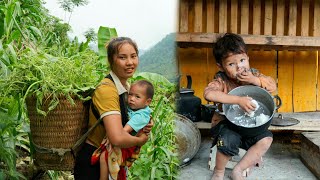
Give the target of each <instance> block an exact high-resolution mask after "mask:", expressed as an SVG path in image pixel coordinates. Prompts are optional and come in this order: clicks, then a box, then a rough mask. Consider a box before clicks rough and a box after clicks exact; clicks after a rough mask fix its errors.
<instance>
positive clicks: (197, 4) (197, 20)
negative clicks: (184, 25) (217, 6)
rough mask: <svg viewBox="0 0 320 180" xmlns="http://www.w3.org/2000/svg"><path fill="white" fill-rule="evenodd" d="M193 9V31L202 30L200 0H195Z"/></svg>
mask: <svg viewBox="0 0 320 180" xmlns="http://www.w3.org/2000/svg"><path fill="white" fill-rule="evenodd" d="M194 11H195V16H194V29H193V32H202V0H195V4H194Z"/></svg>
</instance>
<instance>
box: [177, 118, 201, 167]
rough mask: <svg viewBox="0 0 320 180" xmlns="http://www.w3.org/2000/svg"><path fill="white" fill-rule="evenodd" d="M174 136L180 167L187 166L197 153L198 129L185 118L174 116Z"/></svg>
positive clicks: (199, 137) (199, 136)
mask: <svg viewBox="0 0 320 180" xmlns="http://www.w3.org/2000/svg"><path fill="white" fill-rule="evenodd" d="M175 136H176V143H177V146H178V158H179V164H180V166H182V165H184V164H187V163H188V162H189V161H190V160H191V159H192V158H193V157H194V156H195V155H196V154H197V152H198V150H199V148H200V143H201V134H200V131H199V129H198V127H197V126H196V125H195V124H194V123H193V122H192V121H191V120H190V119H188V118H187V117H185V116H183V115H180V114H175Z"/></svg>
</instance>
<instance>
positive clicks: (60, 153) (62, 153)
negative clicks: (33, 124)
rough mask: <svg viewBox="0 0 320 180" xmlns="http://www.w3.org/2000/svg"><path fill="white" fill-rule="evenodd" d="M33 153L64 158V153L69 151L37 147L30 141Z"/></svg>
mask: <svg viewBox="0 0 320 180" xmlns="http://www.w3.org/2000/svg"><path fill="white" fill-rule="evenodd" d="M32 144H33V146H34V149H35V151H37V152H39V153H56V154H58V155H59V156H61V157H62V156H64V154H65V153H67V152H70V151H71V149H64V148H45V147H42V146H39V145H37V144H36V143H34V142H33V141H32Z"/></svg>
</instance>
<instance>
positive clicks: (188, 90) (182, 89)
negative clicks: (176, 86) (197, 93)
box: [180, 88, 194, 94]
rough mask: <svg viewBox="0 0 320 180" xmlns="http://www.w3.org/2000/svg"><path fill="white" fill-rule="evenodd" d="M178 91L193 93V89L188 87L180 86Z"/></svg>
mask: <svg viewBox="0 0 320 180" xmlns="http://www.w3.org/2000/svg"><path fill="white" fill-rule="evenodd" d="M180 93H182V94H184V93H194V90H192V89H188V88H181V89H180Z"/></svg>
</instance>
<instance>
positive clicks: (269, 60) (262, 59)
mask: <svg viewBox="0 0 320 180" xmlns="http://www.w3.org/2000/svg"><path fill="white" fill-rule="evenodd" d="M248 56H249V61H250V67H251V68H255V69H258V70H259V71H260V72H261V73H262V74H264V75H266V76H271V77H272V78H273V79H275V80H276V79H277V52H276V51H274V50H272V51H263V50H260V51H254V50H249V51H248Z"/></svg>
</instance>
